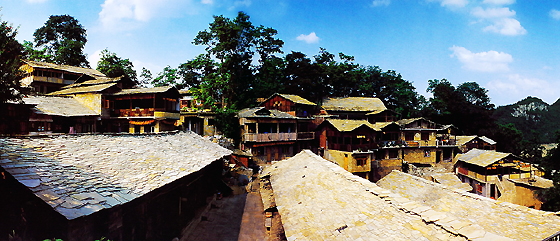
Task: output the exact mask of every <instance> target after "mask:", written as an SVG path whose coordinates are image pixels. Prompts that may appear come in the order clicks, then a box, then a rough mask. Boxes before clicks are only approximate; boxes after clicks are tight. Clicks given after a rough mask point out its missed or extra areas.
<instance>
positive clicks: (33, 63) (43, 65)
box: [23, 60, 105, 77]
mask: <svg viewBox="0 0 560 241" xmlns="http://www.w3.org/2000/svg"><path fill="white" fill-rule="evenodd" d="M23 62H25V63H26V64H28V65H29V66H31V67H33V68H43V69H56V70H63V71H68V72H71V73H77V74H86V75H89V76H92V77H98V76H99V77H104V76H105V75H104V74H103V73H101V72H99V71H98V70H95V69H90V68H82V67H76V66H70V65H59V64H52V63H46V62H37V61H31V60H24V61H23Z"/></svg>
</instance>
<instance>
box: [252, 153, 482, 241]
mask: <svg viewBox="0 0 560 241" xmlns="http://www.w3.org/2000/svg"><path fill="white" fill-rule="evenodd" d="M267 177H269V178H270V184H271V186H272V192H273V196H274V203H275V205H276V207H277V209H278V212H279V213H280V216H281V219H282V224H283V226H284V231H285V234H286V238H287V239H288V240H466V239H465V238H464V237H463V236H460V235H456V233H452V232H449V231H447V230H446V229H444V228H443V227H441V226H439V225H437V224H436V223H435V222H434V221H433V220H432V219H433V218H434V217H432V216H429V215H423V214H417V213H424V212H426V213H431V209H430V208H427V207H426V206H424V205H422V204H420V203H416V202H413V201H410V200H408V199H406V198H402V197H399V196H398V195H395V194H393V193H391V192H390V191H387V190H385V189H383V188H380V187H378V186H377V185H376V184H374V183H371V182H370V181H368V180H366V179H363V178H361V177H358V176H355V175H352V174H351V173H349V172H348V171H346V170H344V169H343V168H342V167H340V166H337V165H336V164H334V163H331V162H329V161H327V160H325V159H322V158H321V157H319V156H317V155H315V154H313V153H312V152H310V151H308V150H305V151H302V152H300V153H299V154H297V155H296V156H294V157H292V158H290V159H288V160H284V161H280V162H277V163H275V164H273V165H272V166H269V167H267V168H266V169H265V170H264V171H263V173H262V175H261V178H265V179H266V178H267ZM267 198H268V196H267ZM405 205H408V206H406V207H410V206H412V205H415V206H416V207H417V208H418V209H415V210H410V209H406V207H405ZM267 206H268V205H265V208H267ZM469 235H470V234H469ZM489 236H490V235H489ZM467 237H468V236H467Z"/></svg>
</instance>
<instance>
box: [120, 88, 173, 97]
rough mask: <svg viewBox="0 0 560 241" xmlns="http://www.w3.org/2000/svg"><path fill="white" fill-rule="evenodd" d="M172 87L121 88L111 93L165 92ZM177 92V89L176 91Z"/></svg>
mask: <svg viewBox="0 0 560 241" xmlns="http://www.w3.org/2000/svg"><path fill="white" fill-rule="evenodd" d="M173 88H174V87H173V86H161V87H153V88H138V89H123V90H121V91H119V92H117V93H114V94H113V95H131V94H154V93H165V92H167V91H169V90H170V89H173ZM177 93H179V91H177Z"/></svg>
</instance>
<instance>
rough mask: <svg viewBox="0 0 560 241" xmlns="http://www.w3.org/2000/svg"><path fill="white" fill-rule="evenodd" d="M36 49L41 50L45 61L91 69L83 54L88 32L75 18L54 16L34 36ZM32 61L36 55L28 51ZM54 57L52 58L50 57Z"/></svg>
mask: <svg viewBox="0 0 560 241" xmlns="http://www.w3.org/2000/svg"><path fill="white" fill-rule="evenodd" d="M33 36H34V40H35V47H36V48H39V49H40V50H38V51H41V53H43V54H42V55H43V56H48V57H47V58H44V59H41V58H39V59H36V60H40V61H49V62H50V61H52V62H53V63H55V64H65V65H71V66H80V67H89V62H88V61H87V58H86V55H85V54H84V53H83V50H84V46H85V44H86V42H87V39H86V30H85V29H84V27H83V26H82V25H81V24H80V23H79V22H78V20H76V19H75V18H74V17H72V16H69V15H52V16H50V17H49V20H47V22H46V23H45V25H44V26H43V27H41V28H39V29H37V30H36V31H35V33H34V34H33ZM28 54H29V56H28V57H29V58H31V59H32V60H33V59H34V56H36V54H35V53H33V52H32V51H30V50H29V51H28ZM50 56H52V58H51V57H50Z"/></svg>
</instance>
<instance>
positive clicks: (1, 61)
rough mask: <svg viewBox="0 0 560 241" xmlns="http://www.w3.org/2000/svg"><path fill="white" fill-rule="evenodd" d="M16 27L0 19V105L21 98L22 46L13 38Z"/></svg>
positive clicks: (15, 33)
mask: <svg viewBox="0 0 560 241" xmlns="http://www.w3.org/2000/svg"><path fill="white" fill-rule="evenodd" d="M16 35H17V29H14V28H13V27H12V25H11V24H9V23H8V22H6V21H2V19H0V105H2V104H4V103H6V102H8V101H19V100H21V93H22V91H24V90H25V89H24V88H22V87H21V85H20V83H19V81H20V79H21V78H22V77H23V72H22V71H20V70H19V67H20V66H21V57H22V56H23V55H24V52H23V46H22V45H21V44H20V43H19V42H18V41H17V40H16V39H15V38H16Z"/></svg>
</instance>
